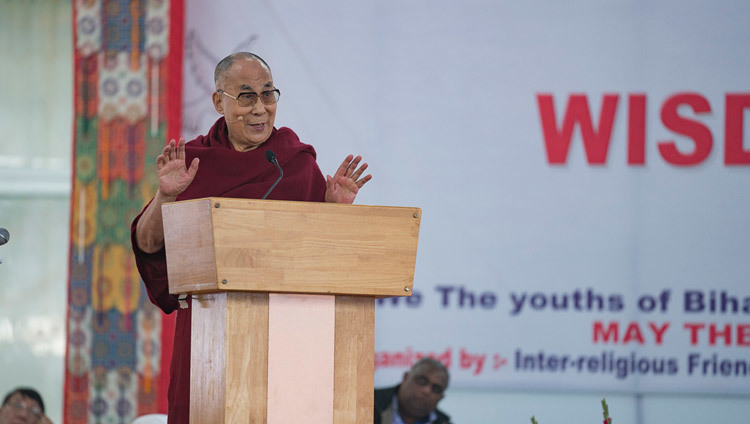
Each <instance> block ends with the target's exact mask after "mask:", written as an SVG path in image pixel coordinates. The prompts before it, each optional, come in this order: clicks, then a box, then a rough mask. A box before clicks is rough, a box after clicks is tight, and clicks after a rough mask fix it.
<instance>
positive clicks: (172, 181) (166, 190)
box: [156, 138, 199, 197]
mask: <svg viewBox="0 0 750 424" xmlns="http://www.w3.org/2000/svg"><path fill="white" fill-rule="evenodd" d="M198 162H199V160H198V158H195V159H193V161H192V162H191V163H190V168H188V167H187V166H186V165H185V140H184V139H182V138H181V139H180V142H179V143H177V145H175V141H174V139H172V140H171V141H170V142H169V144H167V145H166V146H164V149H163V150H162V151H161V154H160V155H159V156H158V157H157V158H156V175H157V176H158V177H159V191H160V192H161V194H163V195H165V196H168V197H177V196H178V195H179V194H180V193H182V192H183V191H185V189H186V188H187V187H188V186H189V185H190V183H191V182H193V178H195V174H196V173H197V172H198Z"/></svg>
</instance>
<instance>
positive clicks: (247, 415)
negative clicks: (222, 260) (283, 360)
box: [225, 292, 268, 423]
mask: <svg viewBox="0 0 750 424" xmlns="http://www.w3.org/2000/svg"><path fill="white" fill-rule="evenodd" d="M226 295H227V323H226V328H227V331H226V335H227V340H226V343H227V346H228V347H227V357H226V363H227V366H226V374H225V379H226V382H227V387H226V390H227V392H226V399H227V402H226V412H225V413H226V417H227V420H226V422H227V423H264V422H266V414H267V398H268V294H267V293H242V292H230V293H227V294H226Z"/></svg>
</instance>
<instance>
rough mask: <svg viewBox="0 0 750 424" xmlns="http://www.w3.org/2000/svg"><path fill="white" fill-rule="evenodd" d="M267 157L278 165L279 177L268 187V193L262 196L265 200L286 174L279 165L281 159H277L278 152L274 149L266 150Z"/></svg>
mask: <svg viewBox="0 0 750 424" xmlns="http://www.w3.org/2000/svg"><path fill="white" fill-rule="evenodd" d="M266 159H267V160H268V161H269V162H271V163H272V164H274V165H276V169H278V170H279V178H277V179H276V181H275V182H274V183H273V185H272V186H271V188H269V189H268V191H267V192H266V194H264V195H263V197H261V200H264V199H265V198H266V197H268V195H269V194H270V193H271V190H273V188H274V187H276V184H278V183H279V181H281V177H283V176H284V171H282V170H281V166H279V161H278V160H276V154H275V153H274V152H273V150H266Z"/></svg>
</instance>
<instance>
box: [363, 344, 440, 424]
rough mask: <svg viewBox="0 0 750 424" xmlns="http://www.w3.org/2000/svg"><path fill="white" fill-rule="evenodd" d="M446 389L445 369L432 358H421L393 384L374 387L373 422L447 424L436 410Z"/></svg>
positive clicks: (377, 423) (384, 423)
mask: <svg viewBox="0 0 750 424" xmlns="http://www.w3.org/2000/svg"><path fill="white" fill-rule="evenodd" d="M447 388H448V370H447V369H446V368H445V366H444V365H443V364H442V363H441V362H440V361H437V360H435V359H433V358H422V359H420V360H419V361H417V363H415V364H414V366H412V367H411V370H409V371H408V372H406V373H404V379H403V381H401V384H399V385H398V386H396V387H391V388H387V389H378V390H375V420H374V421H373V422H374V424H449V423H450V418H449V417H448V416H447V415H446V414H445V413H443V412H442V411H440V410H439V409H437V404H438V402H440V400H441V399H442V398H443V396H445V389H447Z"/></svg>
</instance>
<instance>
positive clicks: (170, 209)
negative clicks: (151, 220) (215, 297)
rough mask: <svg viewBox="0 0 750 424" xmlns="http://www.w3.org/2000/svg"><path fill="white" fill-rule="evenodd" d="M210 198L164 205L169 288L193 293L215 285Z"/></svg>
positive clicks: (179, 291) (171, 291)
mask: <svg viewBox="0 0 750 424" xmlns="http://www.w3.org/2000/svg"><path fill="white" fill-rule="evenodd" d="M210 208H211V202H210V200H208V199H198V200H187V201H184V202H177V203H166V204H164V205H162V217H163V222H164V246H165V247H166V255H167V275H168V278H169V283H170V284H169V292H170V293H172V294H177V293H192V292H196V293H197V292H201V291H206V290H207V289H210V288H215V287H216V285H217V278H216V260H215V255H214V239H213V224H212V222H211V209H210Z"/></svg>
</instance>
